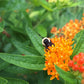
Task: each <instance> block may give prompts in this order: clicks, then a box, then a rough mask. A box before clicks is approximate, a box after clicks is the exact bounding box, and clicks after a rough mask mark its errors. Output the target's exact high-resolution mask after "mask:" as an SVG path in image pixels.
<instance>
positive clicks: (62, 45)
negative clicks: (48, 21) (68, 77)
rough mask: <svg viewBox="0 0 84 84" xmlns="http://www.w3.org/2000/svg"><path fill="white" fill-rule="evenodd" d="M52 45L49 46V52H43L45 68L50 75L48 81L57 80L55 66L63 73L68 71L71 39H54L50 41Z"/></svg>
mask: <svg viewBox="0 0 84 84" xmlns="http://www.w3.org/2000/svg"><path fill="white" fill-rule="evenodd" d="M51 41H52V43H54V45H52V46H49V50H47V51H46V50H45V60H46V61H45V68H44V69H43V70H47V73H48V75H52V76H51V78H50V80H52V79H54V78H55V77H56V78H57V79H58V80H59V74H58V72H57V71H56V69H55V65H57V66H59V67H60V68H61V69H63V70H65V71H69V67H68V61H69V60H70V55H71V54H72V52H73V50H72V47H71V45H72V44H73V41H72V39H64V38H63V37H55V38H52V39H51Z"/></svg>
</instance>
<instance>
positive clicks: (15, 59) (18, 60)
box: [0, 53, 45, 70]
mask: <svg viewBox="0 0 84 84" xmlns="http://www.w3.org/2000/svg"><path fill="white" fill-rule="evenodd" d="M0 58H1V59H3V60H4V61H6V62H8V63H11V64H14V65H16V66H20V67H23V68H26V69H33V70H42V69H43V68H44V61H45V60H44V57H43V56H30V55H25V56H22V55H14V54H7V53H0Z"/></svg>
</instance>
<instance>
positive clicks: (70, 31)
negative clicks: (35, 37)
mask: <svg viewBox="0 0 84 84" xmlns="http://www.w3.org/2000/svg"><path fill="white" fill-rule="evenodd" d="M82 29H84V17H82V20H80V21H79V20H78V19H75V21H73V20H70V21H69V23H67V24H66V25H65V26H64V27H62V29H61V31H60V29H59V30H57V28H55V27H53V28H52V29H51V33H53V34H55V35H57V34H59V33H61V34H63V35H64V37H65V38H66V39H67V38H70V39H73V38H74V36H75V35H76V34H77V33H78V32H79V31H80V30H82Z"/></svg>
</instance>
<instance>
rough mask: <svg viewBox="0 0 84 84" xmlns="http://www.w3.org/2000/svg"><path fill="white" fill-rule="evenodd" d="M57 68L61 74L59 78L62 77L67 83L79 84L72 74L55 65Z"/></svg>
mask: <svg viewBox="0 0 84 84" xmlns="http://www.w3.org/2000/svg"><path fill="white" fill-rule="evenodd" d="M55 68H56V70H57V72H58V73H59V76H60V77H62V78H63V79H64V80H65V81H66V82H68V83H70V84H77V80H76V79H75V76H74V75H73V74H71V73H70V72H65V71H64V70H62V69H61V68H59V67H58V66H57V65H55Z"/></svg>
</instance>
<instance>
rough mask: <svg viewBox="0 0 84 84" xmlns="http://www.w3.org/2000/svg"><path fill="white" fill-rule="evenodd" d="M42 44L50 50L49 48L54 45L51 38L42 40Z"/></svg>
mask: <svg viewBox="0 0 84 84" xmlns="http://www.w3.org/2000/svg"><path fill="white" fill-rule="evenodd" d="M42 44H43V46H45V48H48V47H49V46H51V45H52V42H51V40H50V39H49V38H47V37H45V38H43V39H42Z"/></svg>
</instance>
